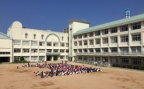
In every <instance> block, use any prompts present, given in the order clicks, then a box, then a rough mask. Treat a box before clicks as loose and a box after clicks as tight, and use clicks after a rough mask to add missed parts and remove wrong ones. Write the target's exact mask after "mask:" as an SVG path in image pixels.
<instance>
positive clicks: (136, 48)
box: [131, 47, 141, 53]
mask: <svg viewBox="0 0 144 89" xmlns="http://www.w3.org/2000/svg"><path fill="white" fill-rule="evenodd" d="M131 51H132V53H140V52H141V47H131Z"/></svg>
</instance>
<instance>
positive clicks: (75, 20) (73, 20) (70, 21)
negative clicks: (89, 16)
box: [68, 19, 90, 24]
mask: <svg viewBox="0 0 144 89" xmlns="http://www.w3.org/2000/svg"><path fill="white" fill-rule="evenodd" d="M72 22H79V23H86V24H90V22H87V21H83V20H77V19H71V20H69V21H68V23H72Z"/></svg>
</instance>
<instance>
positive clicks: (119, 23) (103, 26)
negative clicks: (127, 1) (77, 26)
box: [74, 14, 144, 35]
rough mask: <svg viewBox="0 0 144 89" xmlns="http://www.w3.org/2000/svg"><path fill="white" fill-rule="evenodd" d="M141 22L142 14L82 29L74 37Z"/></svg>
mask: <svg viewBox="0 0 144 89" xmlns="http://www.w3.org/2000/svg"><path fill="white" fill-rule="evenodd" d="M143 20H144V14H140V15H136V16H133V17H130V18H124V19H121V20H117V21H113V22H109V23H105V24H101V25H97V26H94V27H90V28H86V29H82V30H79V31H77V32H75V33H74V35H78V34H83V33H88V32H93V31H96V30H102V29H108V28H112V27H117V26H122V25H126V24H130V23H134V22H139V21H143Z"/></svg>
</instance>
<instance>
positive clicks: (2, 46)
mask: <svg viewBox="0 0 144 89" xmlns="http://www.w3.org/2000/svg"><path fill="white" fill-rule="evenodd" d="M0 52H10V54H0V57H10V62H12V40H10V39H0Z"/></svg>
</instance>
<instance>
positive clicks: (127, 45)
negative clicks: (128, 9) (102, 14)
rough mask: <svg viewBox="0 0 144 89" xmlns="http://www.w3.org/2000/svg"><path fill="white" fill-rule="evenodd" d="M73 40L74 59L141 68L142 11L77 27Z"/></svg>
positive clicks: (143, 60)
mask: <svg viewBox="0 0 144 89" xmlns="http://www.w3.org/2000/svg"><path fill="white" fill-rule="evenodd" d="M72 30H75V28H73V29H72ZM72 40H73V41H72V42H73V48H72V49H73V51H74V52H73V55H72V56H74V59H75V61H79V62H81V61H82V62H94V61H96V62H97V64H99V65H108V66H121V67H128V68H132V67H133V68H142V67H144V14H142V15H137V16H133V17H130V18H125V19H121V20H117V21H113V22H109V23H105V24H102V25H98V26H94V27H90V28H86V29H82V30H78V31H76V32H74V33H73V38H72ZM132 65H133V66H132Z"/></svg>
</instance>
